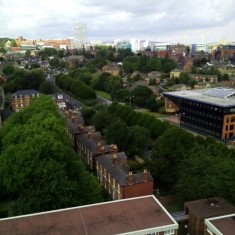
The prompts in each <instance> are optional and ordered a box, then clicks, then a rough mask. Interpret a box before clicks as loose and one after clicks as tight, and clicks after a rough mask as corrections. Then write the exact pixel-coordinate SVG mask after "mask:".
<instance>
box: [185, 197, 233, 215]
mask: <svg viewBox="0 0 235 235" xmlns="http://www.w3.org/2000/svg"><path fill="white" fill-rule="evenodd" d="M184 205H185V207H187V208H188V209H189V210H190V211H191V212H192V213H194V214H195V215H196V216H197V217H198V218H209V217H214V216H220V215H226V214H231V213H235V207H234V206H233V205H232V204H230V203H229V202H228V201H226V200H225V199H223V198H221V197H215V198H208V199H201V200H196V201H191V202H185V203H184Z"/></svg>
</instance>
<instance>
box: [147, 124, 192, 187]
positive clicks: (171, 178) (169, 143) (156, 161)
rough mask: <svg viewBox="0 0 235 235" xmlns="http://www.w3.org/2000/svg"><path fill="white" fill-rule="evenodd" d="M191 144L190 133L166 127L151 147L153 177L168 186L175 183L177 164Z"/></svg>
mask: <svg viewBox="0 0 235 235" xmlns="http://www.w3.org/2000/svg"><path fill="white" fill-rule="evenodd" d="M193 144H194V136H193V135H192V134H191V133H189V132H187V131H185V130H183V129H180V128H178V127H175V126H172V127H171V128H168V129H167V130H166V131H165V132H164V133H163V134H162V135H161V136H160V137H159V138H158V140H157V141H156V142H155V144H154V146H153V148H152V161H151V164H150V169H151V172H152V174H153V176H154V178H155V179H156V180H157V181H158V182H161V183H166V184H168V185H169V186H172V185H175V184H176V182H177V179H178V170H177V167H178V164H179V162H180V161H182V160H183V159H184V158H186V157H187V154H188V150H189V149H190V148H191V147H192V145H193ZM169 169H171V171H169Z"/></svg>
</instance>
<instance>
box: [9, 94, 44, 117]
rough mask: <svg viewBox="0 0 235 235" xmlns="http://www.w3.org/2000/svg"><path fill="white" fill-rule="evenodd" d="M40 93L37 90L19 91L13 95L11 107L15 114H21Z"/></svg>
mask: <svg viewBox="0 0 235 235" xmlns="http://www.w3.org/2000/svg"><path fill="white" fill-rule="evenodd" d="M39 95H40V93H39V92H38V91H36V90H18V91H17V92H15V93H14V94H12V95H11V107H12V110H13V112H19V111H21V110H22V109H23V108H25V107H27V106H28V105H29V104H30V102H31V100H32V98H34V97H38V96H39Z"/></svg>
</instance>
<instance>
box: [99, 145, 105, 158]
mask: <svg viewBox="0 0 235 235" xmlns="http://www.w3.org/2000/svg"><path fill="white" fill-rule="evenodd" d="M100 150H101V153H100V155H101V156H103V155H104V154H105V149H104V146H103V145H102V146H101V149H100Z"/></svg>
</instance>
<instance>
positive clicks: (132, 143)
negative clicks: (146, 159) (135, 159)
mask: <svg viewBox="0 0 235 235" xmlns="http://www.w3.org/2000/svg"><path fill="white" fill-rule="evenodd" d="M149 137H150V133H149V131H148V130H147V129H145V128H143V127H139V126H133V127H130V128H129V139H128V144H127V148H126V153H127V155H128V156H133V155H135V154H142V152H143V150H144V149H146V148H147V146H148V145H149V143H148V141H149Z"/></svg>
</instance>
